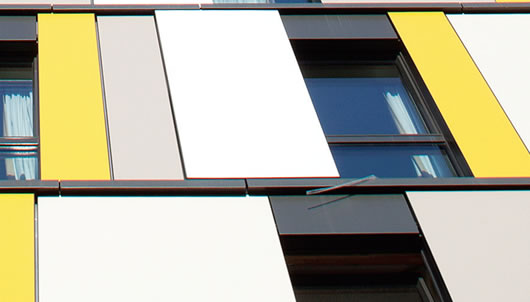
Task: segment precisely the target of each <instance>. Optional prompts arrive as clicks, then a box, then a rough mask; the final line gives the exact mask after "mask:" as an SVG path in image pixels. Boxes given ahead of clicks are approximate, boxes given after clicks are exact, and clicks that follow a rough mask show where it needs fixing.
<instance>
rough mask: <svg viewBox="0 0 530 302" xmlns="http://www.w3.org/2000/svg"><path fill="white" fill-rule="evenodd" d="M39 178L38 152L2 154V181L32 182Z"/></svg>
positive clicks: (0, 159)
mask: <svg viewBox="0 0 530 302" xmlns="http://www.w3.org/2000/svg"><path fill="white" fill-rule="evenodd" d="M37 178H38V164H37V152H36V151H7V152H6V151H2V152H0V180H32V179H37Z"/></svg>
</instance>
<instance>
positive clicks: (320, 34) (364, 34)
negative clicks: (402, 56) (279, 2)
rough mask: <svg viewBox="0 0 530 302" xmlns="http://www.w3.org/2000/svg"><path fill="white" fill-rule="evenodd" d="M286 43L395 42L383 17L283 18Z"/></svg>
mask: <svg viewBox="0 0 530 302" xmlns="http://www.w3.org/2000/svg"><path fill="white" fill-rule="evenodd" d="M282 21H283V25H284V26H285V30H286V31H287V35H288V36H289V39H397V35H396V32H395V31H394V29H393V27H392V24H390V20H388V17H387V16H386V15H283V16H282Z"/></svg>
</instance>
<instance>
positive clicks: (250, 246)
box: [38, 197, 294, 302]
mask: <svg viewBox="0 0 530 302" xmlns="http://www.w3.org/2000/svg"><path fill="white" fill-rule="evenodd" d="M38 218H39V223H38V229H39V292H40V295H39V297H40V299H39V300H40V301H43V302H45V301H54V302H71V301H79V302H84V301H87V302H93V301H100V302H116V301H128V302H134V301H141V302H145V301H201V302H203V301H234V302H235V301H242V302H248V301H264V302H270V301H293V302H294V294H293V290H292V287H291V284H290V280H289V276H288V273H287V268H286V265H285V260H284V258H283V254H282V250H281V246H280V242H279V238H278V234H277V231H276V227H275V225H274V219H273V217H272V213H271V209H270V206H269V203H268V199H267V198H266V197H40V198H39V200H38Z"/></svg>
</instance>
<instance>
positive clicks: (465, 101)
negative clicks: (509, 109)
mask: <svg viewBox="0 0 530 302" xmlns="http://www.w3.org/2000/svg"><path fill="white" fill-rule="evenodd" d="M389 15H390V18H391V20H392V22H393V24H394V26H395V27H396V29H397V31H398V34H399V36H400V37H401V39H402V40H403V42H404V44H405V47H406V48H407V50H408V51H409V53H410V55H411V56H412V59H413V61H414V63H415V65H416V67H417V68H418V70H419V72H420V74H421V76H422V78H423V80H424V81H425V83H426V85H427V87H428V89H429V91H430V93H431V95H432V96H433V98H434V100H435V102H436V104H437V106H438V108H439V109H440V111H441V113H442V115H443V117H444V119H445V121H446V123H447V125H448V126H449V129H450V130H451V132H452V134H453V136H454V138H455V140H456V142H457V144H458V146H459V147H460V149H461V151H462V153H463V155H464V157H465V159H466V161H467V162H468V164H469V166H470V167H471V170H472V171H473V174H474V175H475V177H528V176H530V156H529V155H528V151H527V150H526V148H525V146H524V144H523V142H522V141H521V139H520V138H519V136H518V135H517V133H516V131H515V130H514V128H513V127H512V125H511V124H510V121H509V120H508V118H507V116H506V114H505V113H504V111H503V110H502V108H501V106H500V105H499V103H498V101H497V99H496V98H495V96H494V95H493V93H492V92H491V90H490V88H489V87H488V85H487V83H486V81H485V80H484V78H483V77H482V75H481V74H480V72H479V70H478V68H477V67H476V66H475V64H474V63H473V61H472V59H471V57H470V56H469V54H468V53H467V51H466V49H465V48H464V46H463V45H462V43H461V41H460V39H459V38H458V36H457V34H456V33H455V31H454V30H453V28H452V27H451V25H450V23H449V21H448V20H447V18H446V17H445V15H444V14H443V13H442V12H395V13H389Z"/></svg>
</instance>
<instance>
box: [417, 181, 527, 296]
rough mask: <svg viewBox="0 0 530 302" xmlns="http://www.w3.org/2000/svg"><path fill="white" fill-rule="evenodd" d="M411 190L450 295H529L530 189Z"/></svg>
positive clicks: (425, 233) (419, 218)
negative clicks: (475, 190)
mask: <svg viewBox="0 0 530 302" xmlns="http://www.w3.org/2000/svg"><path fill="white" fill-rule="evenodd" d="M407 196H408V198H409V200H410V203H411V205H412V208H413V210H414V213H415V214H416V217H417V219H418V222H419V224H420V227H421V230H422V232H423V234H424V235H425V238H426V240H427V242H428V244H429V247H430V249H431V251H432V254H433V256H434V259H435V261H436V264H437V265H438V268H439V269H440V272H441V274H442V277H443V280H444V282H445V284H446V285H447V288H448V290H449V293H450V295H451V297H452V301H454V302H467V301H482V302H489V301H491V302H498V301H514V302H515V301H517V302H526V301H528V298H529V297H530V274H529V272H530V257H529V255H530V239H529V238H530V237H529V236H528V230H530V219H529V217H530V191H482V192H407Z"/></svg>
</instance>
